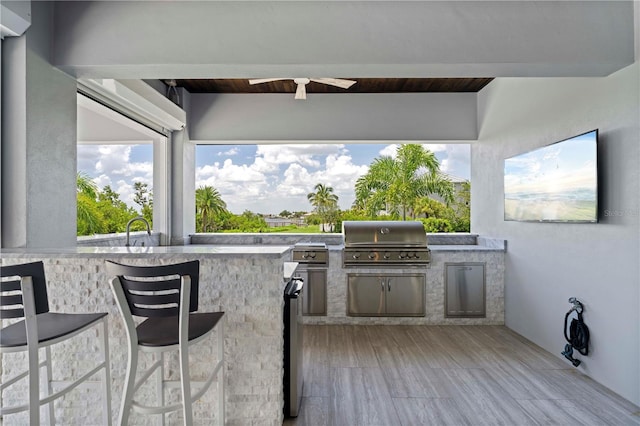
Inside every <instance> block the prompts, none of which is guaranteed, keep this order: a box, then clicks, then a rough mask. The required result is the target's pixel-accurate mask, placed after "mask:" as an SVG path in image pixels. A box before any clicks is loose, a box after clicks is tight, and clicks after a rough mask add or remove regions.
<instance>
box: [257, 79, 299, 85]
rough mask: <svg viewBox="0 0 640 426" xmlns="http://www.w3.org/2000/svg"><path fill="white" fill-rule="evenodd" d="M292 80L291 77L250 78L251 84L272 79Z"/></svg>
mask: <svg viewBox="0 0 640 426" xmlns="http://www.w3.org/2000/svg"><path fill="white" fill-rule="evenodd" d="M280 80H292V79H291V78H254V79H251V80H249V84H260V83H270V82H272V81H280Z"/></svg>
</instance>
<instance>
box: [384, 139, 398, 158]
mask: <svg viewBox="0 0 640 426" xmlns="http://www.w3.org/2000/svg"><path fill="white" fill-rule="evenodd" d="M399 146H400V145H399V144H397V143H394V144H391V145H387V146H385V147H384V148H382V149H381V150H380V151H379V154H380V155H382V156H385V157H391V158H396V152H397V151H398V147H399Z"/></svg>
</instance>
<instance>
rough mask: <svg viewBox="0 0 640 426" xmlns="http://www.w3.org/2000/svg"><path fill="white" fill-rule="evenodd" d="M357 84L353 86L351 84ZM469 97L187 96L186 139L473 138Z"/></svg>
mask: <svg viewBox="0 0 640 426" xmlns="http://www.w3.org/2000/svg"><path fill="white" fill-rule="evenodd" d="M356 84H357V83H356ZM476 105H477V104H476V94H475V93H356V94H320V93H316V94H314V93H309V94H308V95H307V100H305V101H301V100H294V99H293V94H203V93H194V94H191V116H190V120H189V132H190V138H191V139H192V140H222V141H233V140H240V141H243V140H255V141H261V140H294V141H295V140H400V141H402V140H454V141H460V140H475V139H476V136H477V133H476V129H477V126H476V117H477V115H476Z"/></svg>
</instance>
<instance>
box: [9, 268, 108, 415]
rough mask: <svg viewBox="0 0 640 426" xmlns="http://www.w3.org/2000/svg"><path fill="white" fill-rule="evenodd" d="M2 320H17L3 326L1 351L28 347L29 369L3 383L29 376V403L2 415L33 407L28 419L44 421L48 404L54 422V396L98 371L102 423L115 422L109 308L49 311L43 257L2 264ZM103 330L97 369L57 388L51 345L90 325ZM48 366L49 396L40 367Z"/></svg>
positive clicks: (23, 350) (13, 407)
mask: <svg viewBox="0 0 640 426" xmlns="http://www.w3.org/2000/svg"><path fill="white" fill-rule="evenodd" d="M0 269H1V270H2V273H1V274H0V275H1V277H2V279H1V281H0V319H2V320H5V319H15V320H17V322H13V323H12V324H10V325H8V326H6V327H4V328H3V329H2V330H0V353H2V354H4V353H11V352H27V359H28V369H27V370H25V371H23V372H21V373H19V374H17V375H14V376H13V377H11V378H10V379H8V380H6V381H4V382H2V384H0V392H2V391H4V390H5V389H7V388H8V387H10V386H11V385H14V384H16V383H18V382H19V381H21V380H22V379H25V378H28V385H29V390H28V395H29V397H28V402H27V403H26V404H23V405H16V406H11V407H1V408H0V415H2V416H5V415H8V414H13V413H19V412H25V411H27V412H29V423H30V424H32V425H38V424H40V406H41V405H44V404H48V405H49V410H48V411H47V416H48V417H49V419H48V420H49V423H50V424H53V423H55V417H54V409H53V401H54V400H56V399H58V398H60V397H62V396H64V395H65V394H67V393H68V392H70V391H71V390H73V389H74V388H75V387H77V386H78V385H80V384H81V383H83V382H85V381H87V380H88V379H89V378H91V377H92V376H93V375H95V374H96V373H98V372H101V373H102V381H103V391H104V395H103V405H102V414H103V422H104V424H106V425H111V378H110V374H109V345H108V335H109V334H108V329H107V313H106V312H101V313H88V314H64V313H55V312H49V299H48V297H47V285H46V280H45V274H44V265H43V263H42V262H33V263H27V264H20V265H11V266H3V267H2V268H0ZM100 324H101V325H102V327H99V328H98V333H99V334H101V335H102V336H101V337H102V338H101V339H100V349H101V352H102V354H101V355H102V361H101V362H99V363H98V364H97V365H96V366H95V367H94V368H93V369H92V370H90V371H88V372H87V373H85V374H84V375H82V376H81V377H79V378H76V379H74V380H73V381H72V382H71V383H69V384H67V385H66V386H65V387H64V388H63V389H61V390H59V391H57V392H53V388H52V383H51V382H52V380H53V372H52V369H51V346H53V345H55V344H57V343H60V342H63V341H66V340H68V339H70V338H72V337H74V336H76V335H78V334H80V333H82V332H84V331H85V330H88V329H90V328H91V327H94V326H97V325H100ZM41 348H44V350H45V357H44V358H43V359H42V360H40V358H39V350H40V349H41ZM42 367H45V368H46V379H47V380H46V381H47V386H46V387H47V395H46V396H44V397H41V396H40V385H39V381H40V368H42Z"/></svg>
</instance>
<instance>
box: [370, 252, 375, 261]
mask: <svg viewBox="0 0 640 426" xmlns="http://www.w3.org/2000/svg"><path fill="white" fill-rule="evenodd" d="M375 258H376V252H375V251H371V252H369V259H371V260H373V259H375Z"/></svg>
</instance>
